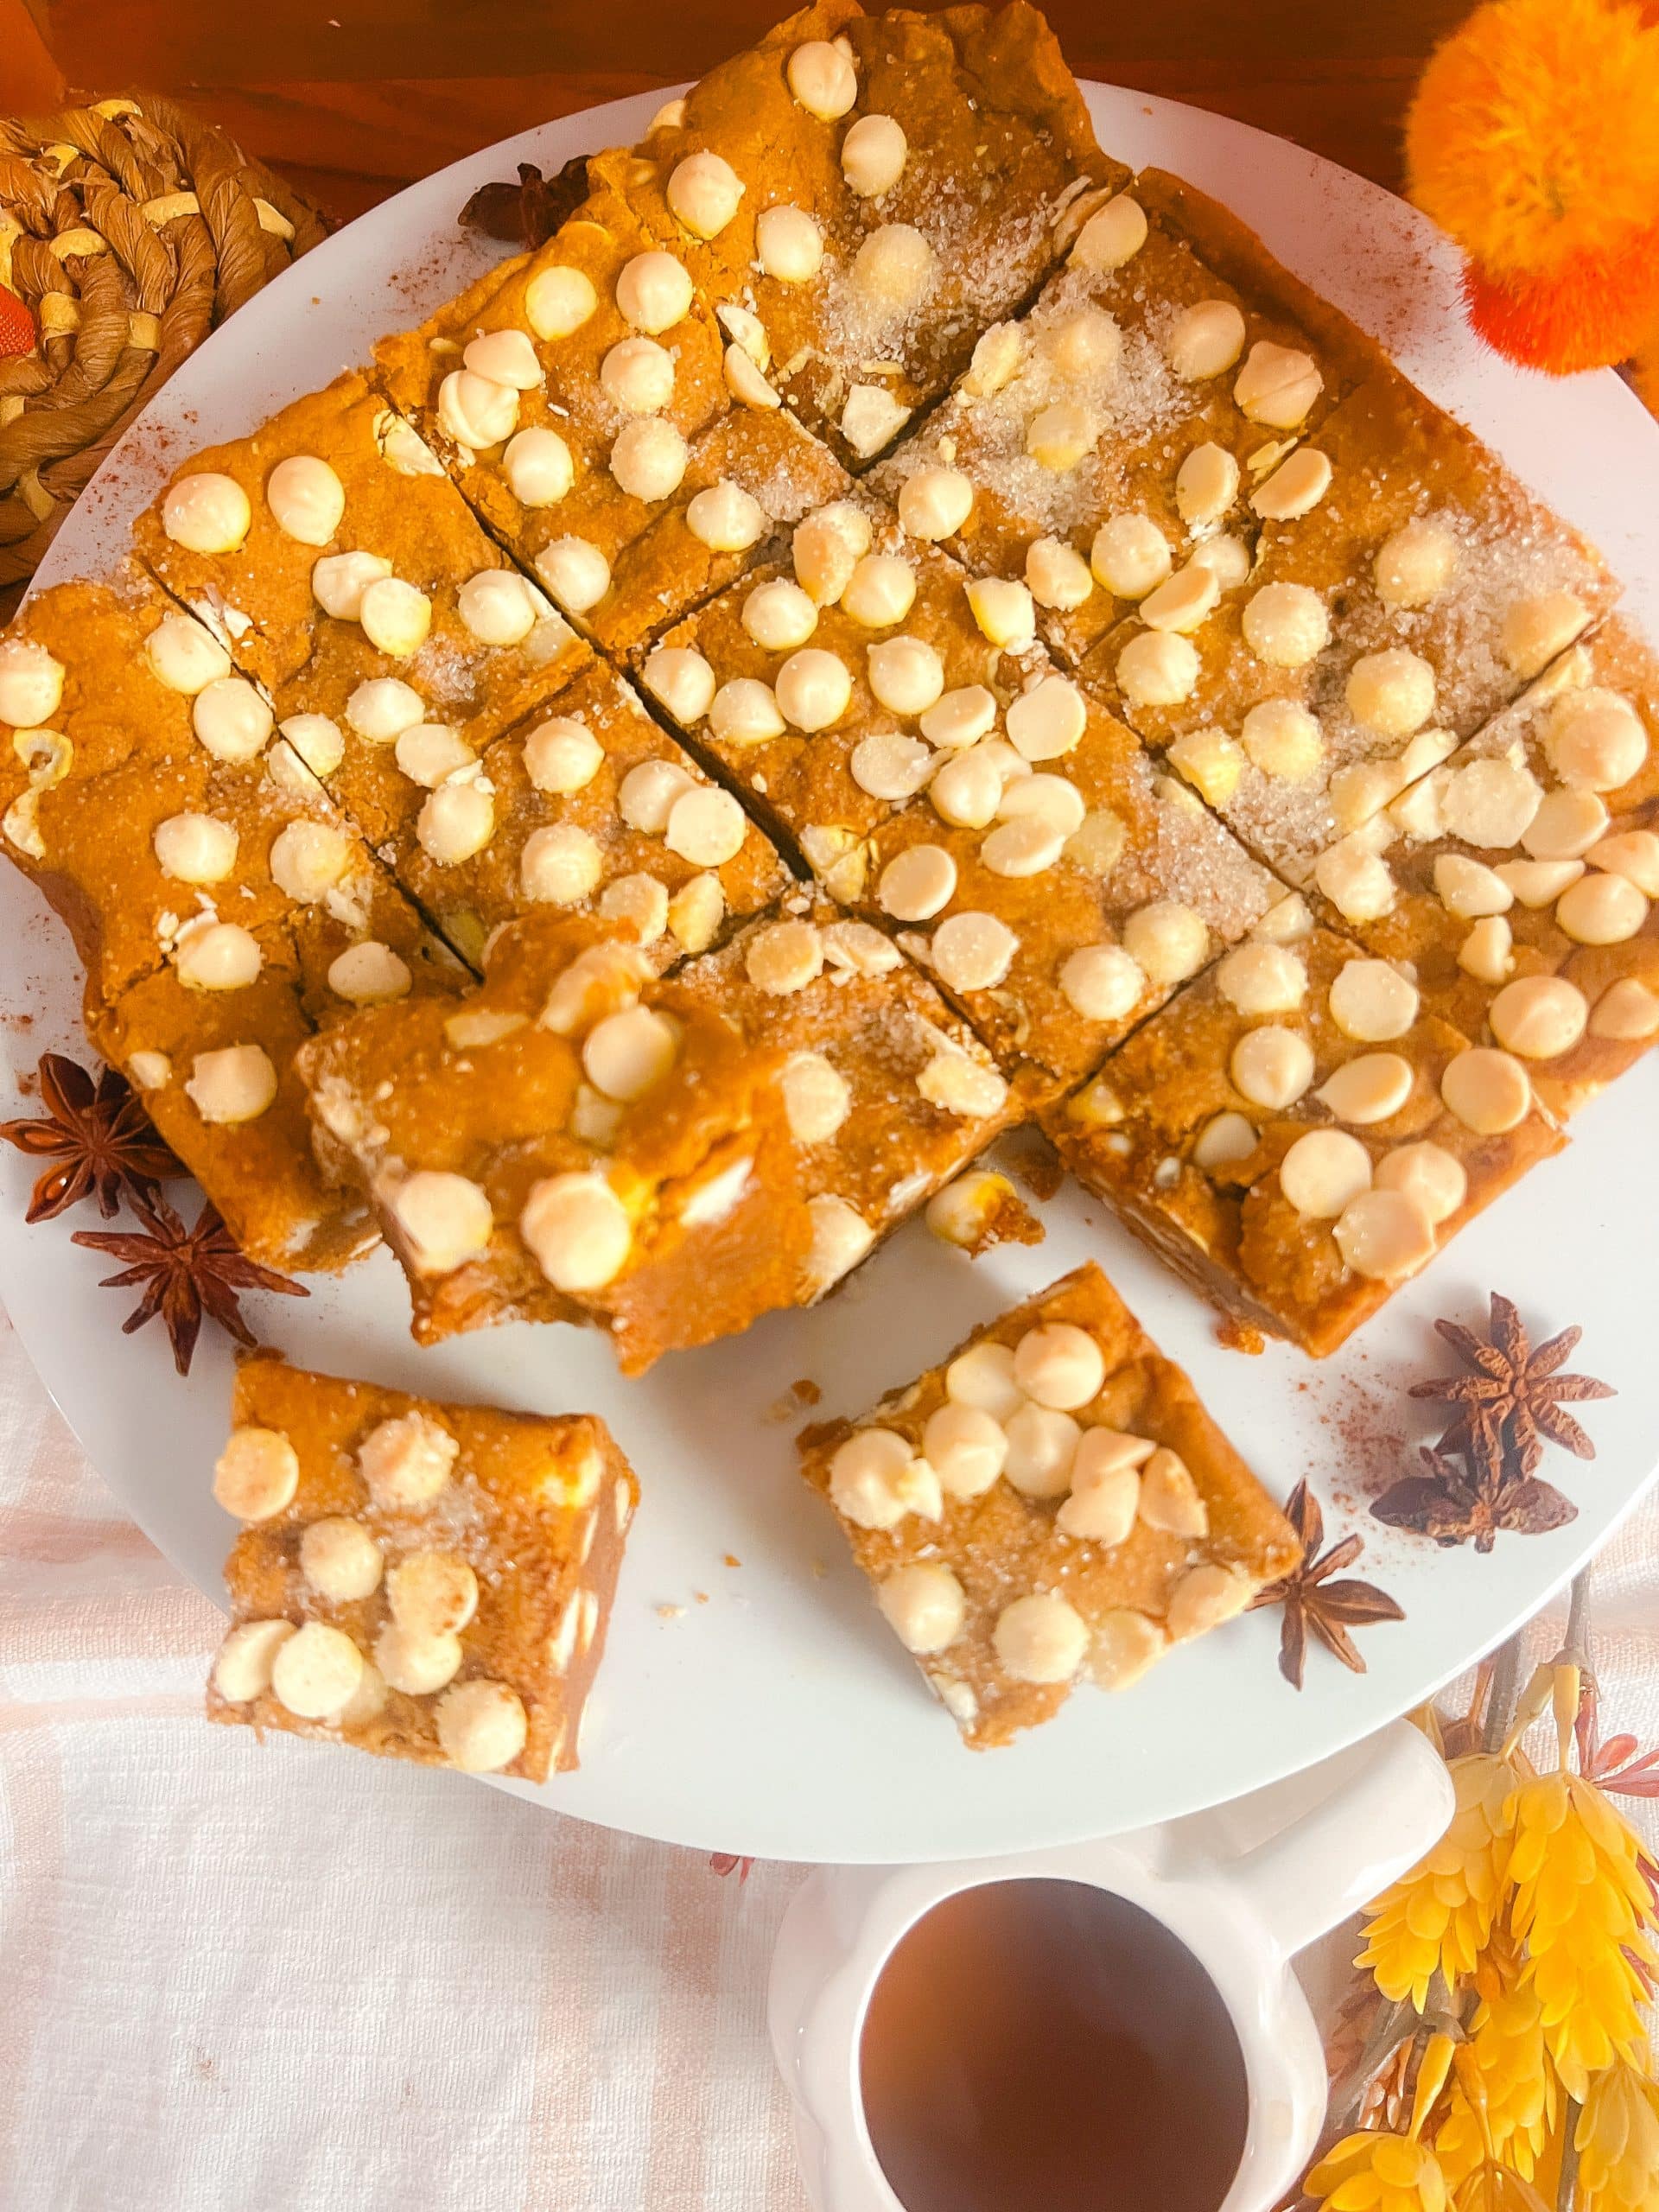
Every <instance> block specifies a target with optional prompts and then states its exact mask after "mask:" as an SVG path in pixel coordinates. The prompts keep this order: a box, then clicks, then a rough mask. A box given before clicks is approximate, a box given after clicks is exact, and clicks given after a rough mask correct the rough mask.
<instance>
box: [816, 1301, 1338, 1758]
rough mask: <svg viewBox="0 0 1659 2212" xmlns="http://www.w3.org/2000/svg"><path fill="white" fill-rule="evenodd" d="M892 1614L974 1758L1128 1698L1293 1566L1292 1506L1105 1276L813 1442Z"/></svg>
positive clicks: (1004, 1321)
mask: <svg viewBox="0 0 1659 2212" xmlns="http://www.w3.org/2000/svg"><path fill="white" fill-rule="evenodd" d="M803 1450H804V1458H805V1473H806V1478H807V1480H808V1481H809V1482H810V1484H812V1486H813V1488H814V1489H816V1490H817V1491H821V1492H822V1493H823V1495H824V1496H825V1497H827V1498H828V1499H829V1503H830V1504H831V1505H832V1506H833V1507H834V1509H835V1510H836V1514H837V1515H838V1516H839V1518H840V1520H841V1523H842V1528H843V1529H844V1530H845V1531H846V1534H847V1536H848V1540H849V1542H850V1543H851V1545H852V1548H853V1555H854V1557H855V1559H856V1560H857V1561H858V1564H859V1566H860V1567H862V1569H863V1570H864V1572H865V1573H866V1574H867V1575H868V1577H869V1579H870V1580H871V1582H872V1583H873V1585H874V1591H875V1598H876V1602H877V1604H878V1605H879V1606H880V1610H881V1612H882V1614H883V1615H884V1616H885V1618H886V1619H887V1624H888V1626H889V1627H890V1628H891V1629H892V1630H893V1632H894V1634H895V1635H896V1636H897V1637H898V1638H899V1642H900V1643H902V1644H903V1645H904V1647H905V1649H906V1650H907V1651H909V1652H910V1653H912V1656H914V1657H915V1658H916V1660H917V1661H918V1664H919V1665H920V1667H921V1669H922V1672H923V1674H924V1675H925V1678H926V1680H927V1683H928V1687H929V1688H931V1690H932V1692H933V1694H934V1695H935V1696H936V1697H938V1700H940V1702H941V1703H942V1704H943V1705H944V1707H945V1710H946V1711H947V1712H948V1713H950V1717H951V1719H953V1720H954V1721H955V1722H956V1723H957V1727H958V1728H959V1729H960V1730H961V1732H962V1735H963V1740H964V1741H965V1742H966V1743H968V1744H969V1745H972V1747H973V1748H974V1749H975V1750H978V1751H982V1750H988V1749H989V1748H991V1747H993V1746H995V1745H1001V1744H1006V1743H1007V1742H1008V1741H1009V1740H1010V1739H1011V1738H1013V1737H1014V1735H1015V1734H1017V1733H1018V1732H1019V1731H1020V1729H1022V1728H1029V1727H1033V1726H1037V1725H1038V1724H1039V1723H1040V1722H1042V1721H1045V1720H1048V1719H1052V1718H1053V1716H1054V1715H1055V1713H1058V1711H1059V1709H1060V1707H1062V1706H1063V1705H1064V1704H1065V1701H1066V1700H1067V1699H1068V1698H1069V1697H1070V1696H1071V1692H1072V1690H1073V1689H1074V1688H1076V1687H1077V1684H1078V1683H1079V1682H1087V1681H1092V1682H1094V1683H1096V1684H1098V1685H1099V1686H1101V1687H1102V1688H1123V1687H1125V1686H1127V1685H1128V1684H1129V1683H1131V1682H1133V1681H1135V1680H1137V1679H1138V1678H1139V1677H1140V1676H1141V1675H1143V1674H1144V1673H1145V1672H1146V1671H1147V1669H1148V1668H1149V1667H1150V1666H1152V1665H1153V1664H1154V1662H1156V1661H1157V1660H1159V1659H1160V1658H1162V1657H1163V1656H1164V1655H1165V1654H1166V1652H1167V1651H1168V1650H1169V1649H1170V1648H1171V1646H1172V1645H1173V1644H1176V1643H1184V1642H1186V1641H1188V1640H1189V1639H1191V1638H1192V1637H1197V1636H1200V1635H1203V1634H1205V1633H1206V1632H1207V1631H1208V1630H1211V1629H1215V1628H1218V1627H1220V1626H1221V1625H1222V1624H1223V1623H1224V1622H1226V1621H1228V1620H1230V1619H1231V1618H1234V1617H1235V1616H1236V1615H1237V1614H1239V1613H1241V1612H1243V1611H1244V1609H1245V1608H1246V1606H1248V1605H1249V1602H1250V1600H1251V1599H1252V1598H1253V1597H1254V1596H1255V1593H1256V1592H1258V1591H1259V1590H1261V1589H1262V1588H1263V1587H1265V1586H1266V1585H1267V1584H1268V1583H1269V1582H1272V1581H1273V1580H1275V1579H1276V1578H1277V1577H1278V1576H1280V1575H1281V1574H1283V1573H1286V1572H1287V1570H1288V1569H1289V1567H1291V1566H1292V1565H1293V1564H1294V1560H1295V1559H1296V1557H1297V1544H1296V1540H1295V1538H1294V1535H1293V1534H1292V1532H1291V1529H1290V1528H1289V1526H1288V1524H1287V1522H1286V1521H1285V1518H1284V1516H1283V1515H1282V1514H1281V1512H1280V1511H1279V1510H1278V1508H1277V1507H1276V1506H1275V1505H1274V1503H1273V1501H1272V1500H1271V1499H1270V1498H1269V1497H1268V1495H1267V1492H1266V1491H1264V1490H1263V1489H1262V1486H1261V1484H1259V1483H1258V1482H1257V1481H1256V1479H1255V1476H1254V1475H1253V1474H1252V1473H1251V1472H1250V1471H1249V1468H1248V1467H1247V1466H1246V1465H1245V1464H1244V1462H1243V1459H1240V1457H1239V1455H1238V1453H1237V1452H1236V1451H1235V1450H1234V1449H1233V1447H1232V1446H1231V1445H1230V1444H1229V1442H1228V1441H1227V1440H1226V1438H1225V1437H1224V1435H1223V1434H1222V1433H1221V1431H1220V1430H1219V1429H1218V1428H1217V1426H1216V1424H1215V1422H1214V1421H1212V1420H1211V1417H1210V1415H1209V1414H1208V1413H1206V1412H1205V1408H1204V1407H1203V1405H1202V1404H1201V1403H1200V1402H1199V1401H1198V1395H1197V1393H1196V1392H1195V1391H1194V1389H1193V1388H1192V1383H1190V1382H1189V1381H1188V1379H1187V1377H1186V1376H1185V1374H1184V1373H1183V1372H1182V1371H1181V1370H1180V1369H1179V1367H1177V1366H1175V1365H1174V1364H1173V1363H1172V1362H1171V1361H1169V1360H1167V1359H1166V1358H1165V1357H1163V1355H1162V1354H1161V1353H1160V1351H1158V1348H1157V1346H1156V1345H1155V1344H1153V1342H1152V1341H1151V1339H1150V1338H1148V1337H1147V1334H1146V1332H1144V1330H1142V1329H1141V1326H1140V1324H1139V1323H1138V1322H1137V1321H1136V1320H1135V1316H1134V1315H1133V1314H1132V1313H1130V1312H1129V1310H1128V1307H1127V1306H1125V1305H1124V1303H1123V1301H1122V1299H1121V1298H1120V1297H1119V1296H1118V1294H1117V1293H1116V1291H1115V1290H1114V1289H1113V1287H1112V1286H1111V1284H1110V1283H1109V1282H1108V1281H1107V1280H1106V1278H1105V1276H1104V1275H1103V1274H1102V1273H1101V1271H1100V1269H1099V1268H1097V1267H1094V1266H1092V1265H1090V1266H1087V1267H1082V1268H1077V1271H1076V1272H1075V1273H1074V1274H1069V1275H1066V1276H1064V1277H1063V1278H1062V1279H1061V1280H1060V1281H1058V1282H1057V1283H1055V1284H1053V1285H1052V1287H1050V1288H1049V1289H1047V1290H1046V1291H1042V1292H1039V1294H1038V1295H1037V1296H1036V1297H1035V1298H1032V1299H1028V1300H1026V1302H1025V1303H1024V1304H1023V1305H1020V1306H1014V1308H1013V1309H1012V1310H1011V1311H1010V1312H1008V1313H1004V1314H1003V1315H1002V1316H1001V1318H1000V1319H997V1320H995V1321H993V1322H992V1323H991V1324H990V1325H988V1327H986V1328H983V1329H981V1330H979V1331H977V1332H976V1333H975V1334H974V1335H973V1336H971V1337H970V1338H968V1340H967V1341H966V1342H965V1343H964V1344H961V1345H959V1346H958V1347H957V1350H956V1351H955V1352H953V1353H952V1355H951V1356H950V1358H949V1359H948V1360H944V1361H942V1362H941V1363H939V1365H938V1366H937V1367H934V1368H931V1369H930V1370H928V1372H927V1373H926V1374H925V1375H923V1376H919V1377H918V1379H917V1380H916V1381H915V1382H914V1383H911V1384H910V1385H909V1386H908V1387H907V1388H906V1389H903V1390H900V1391H895V1392H893V1393H892V1394H891V1395H888V1396H887V1397H886V1398H883V1399H882V1400H881V1401H880V1403H879V1404H878V1405H876V1406H874V1407H873V1408H871V1410H870V1411H869V1412H868V1414H864V1415H862V1416H861V1418H860V1419H859V1420H857V1421H835V1422H831V1423H828V1424H825V1425H824V1426H823V1427H819V1428H817V1429H815V1430H811V1431H809V1432H808V1435H807V1437H806V1438H805V1439H804V1440H803Z"/></svg>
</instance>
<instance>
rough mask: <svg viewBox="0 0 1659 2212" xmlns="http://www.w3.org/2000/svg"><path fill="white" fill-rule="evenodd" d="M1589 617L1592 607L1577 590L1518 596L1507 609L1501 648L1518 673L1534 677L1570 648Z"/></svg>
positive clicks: (1518, 674) (1501, 632)
mask: <svg viewBox="0 0 1659 2212" xmlns="http://www.w3.org/2000/svg"><path fill="white" fill-rule="evenodd" d="M1589 620H1590V610H1589V608H1588V607H1586V605H1585V603H1584V601H1582V600H1581V599H1580V597H1579V596H1578V594H1576V593H1575V592H1570V591H1547V592H1541V593H1539V594H1537V595H1536V596H1535V598H1532V599H1522V600H1518V601H1516V604H1515V605H1514V606H1513V607H1510V609H1509V611H1508V612H1507V613H1505V615H1504V617H1503V625H1502V626H1501V628H1500V629H1499V632H1498V643H1497V649H1498V651H1499V652H1500V653H1501V654H1502V655H1503V658H1504V660H1505V661H1506V662H1507V663H1508V664H1509V665H1510V668H1512V669H1513V670H1514V671H1515V673H1516V675H1517V676H1520V677H1527V678H1528V679H1530V678H1531V677H1535V676H1539V675H1541V674H1542V672H1543V671H1544V670H1545V669H1546V668H1548V665H1549V664H1550V662H1551V661H1553V660H1554V658H1555V656H1556V655H1557V653H1563V652H1566V651H1567V647H1568V646H1569V645H1571V644H1572V642H1573V639H1574V638H1576V637H1577V636H1578V634H1579V632H1580V631H1581V630H1582V629H1583V628H1584V626H1585V625H1586V623H1587V622H1588V621H1589Z"/></svg>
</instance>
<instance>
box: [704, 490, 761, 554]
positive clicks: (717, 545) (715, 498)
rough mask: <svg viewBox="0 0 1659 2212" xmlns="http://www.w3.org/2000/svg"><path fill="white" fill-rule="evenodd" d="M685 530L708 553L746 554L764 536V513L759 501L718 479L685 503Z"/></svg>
mask: <svg viewBox="0 0 1659 2212" xmlns="http://www.w3.org/2000/svg"><path fill="white" fill-rule="evenodd" d="M685 526H686V528H687V529H688V530H689V531H690V533H691V535H692V537H695V538H696V540H697V543H699V544H700V545H706V546H707V547H708V548H709V551H710V552H711V553H747V550H749V548H750V546H752V545H758V544H759V543H760V540H761V539H762V538H763V537H765V536H766V509H765V508H764V507H763V506H762V505H760V500H759V499H755V498H753V496H752V495H751V494H750V493H747V492H746V491H745V490H744V489H743V487H742V486H741V485H740V484H734V483H732V482H731V480H729V479H728V478H727V477H724V476H722V477H721V480H720V481H719V482H718V483H717V484H710V485H708V486H705V487H704V489H703V490H702V491H701V492H694V493H692V495H691V498H690V499H689V500H688V501H687V503H686V509H685Z"/></svg>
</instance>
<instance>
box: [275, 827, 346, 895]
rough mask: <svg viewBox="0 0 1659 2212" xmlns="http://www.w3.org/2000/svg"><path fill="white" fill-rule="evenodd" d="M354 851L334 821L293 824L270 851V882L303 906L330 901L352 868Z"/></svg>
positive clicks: (280, 832)
mask: <svg viewBox="0 0 1659 2212" xmlns="http://www.w3.org/2000/svg"><path fill="white" fill-rule="evenodd" d="M353 857H354V848H353V843H352V841H351V839H350V838H349V837H348V836H346V834H345V832H344V831H343V830H340V829H335V828H334V824H333V823H331V822H307V821H300V822H290V823H289V824H288V826H287V827H286V829H281V830H279V831H278V832H277V836H276V837H275V838H274V839H273V840H272V842H271V848H270V879H271V881H272V882H273V883H274V884H275V885H276V886H277V889H278V890H279V891H281V892H283V893H285V894H286V895H287V896H288V897H289V898H290V899H294V900H295V901H296V903H297V904H299V905H300V906H315V905H317V904H318V902H319V901H320V900H321V899H326V898H327V895H328V893H330V892H331V891H332V890H333V889H334V886H335V885H336V884H337V883H339V882H340V880H341V878H342V877H343V876H344V875H345V874H346V872H347V870H348V869H349V868H350V867H351V864H352V861H353Z"/></svg>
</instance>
